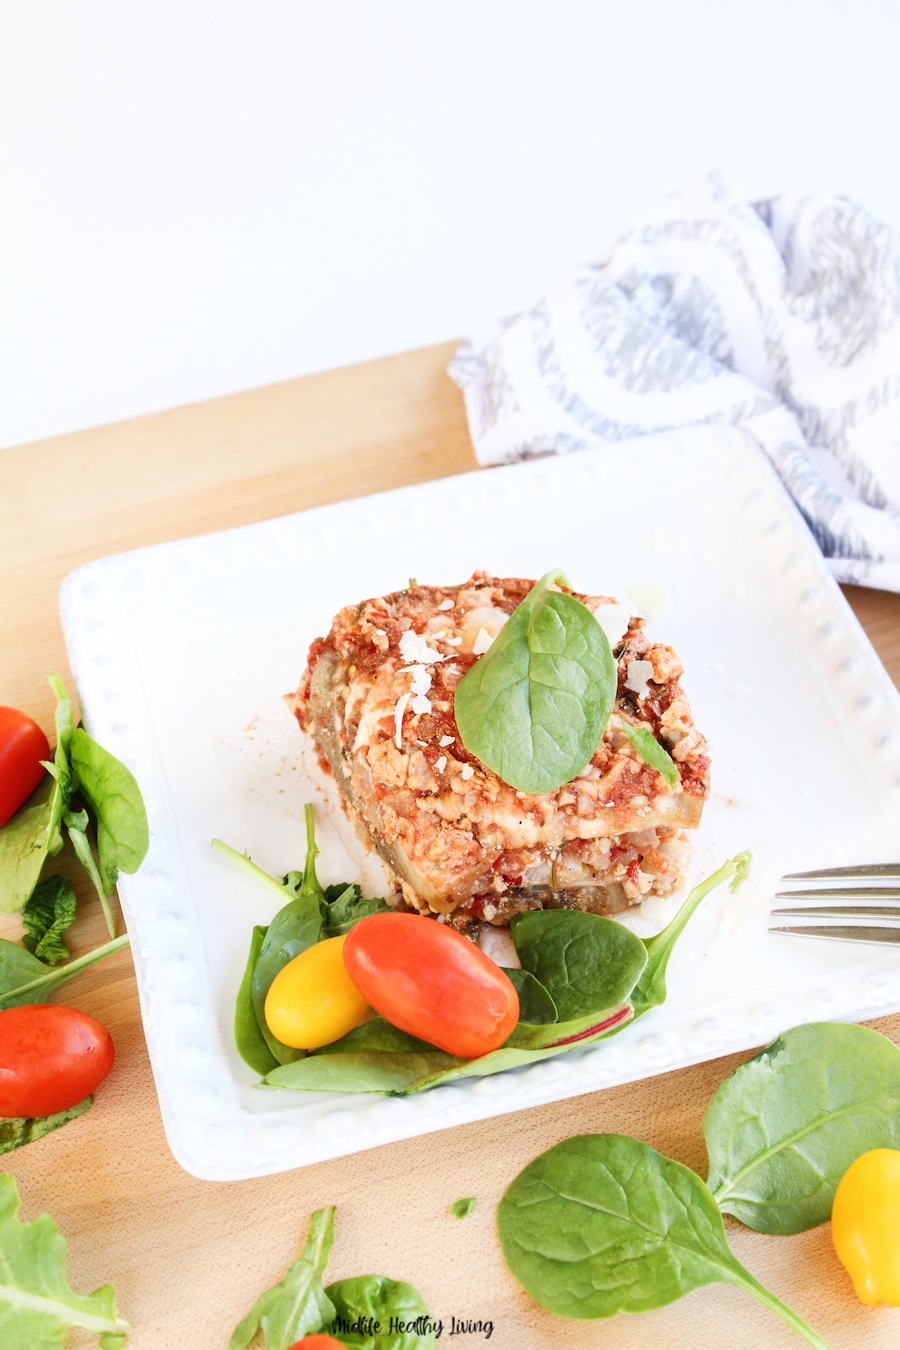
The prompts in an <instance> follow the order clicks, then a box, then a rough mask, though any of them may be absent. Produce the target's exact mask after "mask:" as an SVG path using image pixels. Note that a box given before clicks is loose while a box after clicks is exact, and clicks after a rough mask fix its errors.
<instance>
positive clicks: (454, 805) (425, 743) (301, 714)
mask: <svg viewBox="0 0 900 1350" xmlns="http://www.w3.org/2000/svg"><path fill="white" fill-rule="evenodd" d="M533 585H534V582H533V581H528V580H522V579H519V578H503V579H498V578H495V577H491V576H488V575H487V574H486V573H484V572H475V573H474V575H473V576H472V577H471V578H470V579H469V580H468V581H467V582H465V583H464V584H463V585H462V586H419V585H413V584H411V585H410V586H409V588H408V589H407V590H405V591H398V592H396V593H395V594H393V595H387V596H378V597H376V598H375V599H373V600H364V601H362V602H361V603H359V604H356V605H350V606H348V607H347V608H346V609H342V610H341V612H340V613H339V614H338V615H337V617H336V618H335V620H334V623H333V625H332V628H331V632H330V633H329V634H328V636H327V637H325V638H317V639H316V641H315V642H314V643H313V644H312V647H311V648H310V653H309V662H308V665H307V668H306V671H305V673H304V676H303V680H302V682H301V684H300V688H299V689H298V690H297V692H296V694H293V695H290V696H289V697H288V703H289V704H290V706H291V708H292V709H293V711H294V713H295V715H296V717H297V719H298V721H299V723H300V725H301V727H302V728H303V729H304V730H305V731H308V732H309V733H311V735H312V736H313V738H314V739H315V742H316V744H317V747H318V749H319V753H320V756H321V757H322V758H323V759H324V760H325V761H326V762H327V765H328V766H329V767H330V769H331V771H332V772H333V774H334V776H335V778H336V780H337V783H338V786H339V787H340V790H341V796H342V798H343V802H344V806H345V809H346V810H347V813H348V815H349V816H350V818H351V819H352V820H353V822H354V824H355V825H356V827H357V829H358V830H359V831H360V833H361V834H362V835H363V836H364V837H365V838H366V839H367V840H369V841H371V843H372V844H374V846H375V848H376V849H377V850H378V852H379V854H380V855H381V858H382V859H383V861H384V862H385V863H386V864H387V866H388V868H389V869H390V871H391V873H392V875H393V877H394V878H395V881H396V887H397V890H398V891H399V892H400V898H399V902H400V904H401V906H406V907H409V908H411V909H415V910H418V911H419V912H421V913H423V914H436V915H440V916H444V922H449V923H451V924H453V926H454V927H457V928H459V929H461V930H462V931H474V930H473V929H472V925H474V924H476V923H482V922H485V921H486V922H487V923H490V924H494V925H500V926H502V925H506V924H508V923H509V920H510V918H511V917H512V915H514V914H516V913H519V912H520V911H522V910H527V909H537V908H572V909H583V910H590V911H591V912H593V913H596V914H614V913H617V912H619V911H620V910H623V909H625V908H627V907H628V906H629V905H634V904H638V903H639V902H640V901H641V900H643V899H644V898H646V897H647V896H650V895H665V894H666V893H667V892H668V891H670V890H671V889H672V887H673V886H675V884H676V883H677V882H678V881H679V879H680V877H681V875H682V864H683V861H684V859H685V855H686V854H687V852H688V844H687V841H686V836H685V833H684V831H685V830H691V829H695V828H696V827H697V825H698V824H699V823H700V815H701V812H702V810H703V803H704V801H705V799H706V798H707V796H708V795H709V754H708V748H707V744H706V741H705V740H704V738H703V736H702V734H701V733H700V731H699V730H698V729H697V728H696V727H695V726H694V723H693V721H692V719H691V712H690V708H689V707H688V703H687V699H686V698H685V696H684V693H683V692H682V689H681V686H680V684H679V682H678V681H679V679H680V677H681V674H682V667H681V662H680V661H679V659H678V656H677V655H676V653H675V652H674V651H673V650H672V648H671V647H666V646H662V645H661V644H659V643H653V642H651V641H650V640H649V639H648V638H647V637H646V636H645V634H644V632H643V620H642V619H636V618H629V616H628V611H627V610H626V609H625V608H624V607H623V606H621V605H618V604H617V603H616V601H615V600H612V599H610V598H609V597H606V596H589V595H578V596H577V598H578V599H579V600H581V601H582V603H583V604H585V605H587V607H588V609H590V610H592V611H593V613H594V614H595V616H596V617H597V619H598V621H599V622H600V624H601V626H602V627H603V628H604V630H605V631H606V633H607V636H608V637H609V638H610V645H611V647H612V650H613V655H614V657H615V658H616V660H617V663H618V692H617V695H616V701H615V706H614V710H613V713H612V716H611V717H610V720H609V724H608V726H607V728H606V731H605V733H604V735H603V739H602V741H601V743H600V745H599V746H598V747H597V751H596V753H595V754H594V756H593V758H592V760H591V762H590V764H589V765H588V766H587V768H585V769H584V770H583V772H582V773H580V774H579V775H578V777H577V778H575V779H573V780H572V781H571V782H569V783H566V784H564V785H563V786H562V787H561V788H559V789H557V791H555V792H548V793H544V794H541V795H539V796H538V795H532V794H529V793H526V792H519V791H516V789H515V788H512V787H510V786H509V785H508V784H507V783H504V782H503V781H502V779H500V778H498V776H497V774H496V773H494V772H493V771H492V770H491V769H489V768H487V767H486V765H484V764H482V763H481V761H480V760H478V759H477V758H476V757H475V756H474V755H472V754H470V753H469V751H467V750H466V748H465V746H464V745H463V743H462V741H461V740H460V737H459V733H458V731H457V726H456V720H455V718H454V714H453V701H454V691H455V689H456V686H457V684H458V683H459V681H460V679H461V678H462V676H463V675H464V674H465V672H466V671H467V670H468V669H469V668H470V667H471V666H472V665H473V664H474V662H475V661H477V660H478V657H479V655H481V654H482V653H483V652H484V651H486V650H487V648H488V647H489V645H490V643H491V642H492V640H493V638H494V637H495V636H496V635H497V633H498V632H499V631H500V629H501V627H502V626H503V624H504V623H505V622H506V620H507V618H508V617H509V615H510V614H511V613H512V612H513V610H514V609H515V608H516V606H517V605H518V604H519V603H520V602H521V601H522V600H523V599H524V597H525V596H526V595H527V594H528V592H529V591H530V590H531V588H532V586H533ZM626 722H627V723H630V724H631V725H632V726H633V727H634V726H642V727H646V728H649V730H650V731H651V732H652V734H653V735H654V737H655V738H656V739H657V740H658V741H659V743H660V744H661V745H663V746H664V747H665V748H666V749H667V750H668V752H669V754H670V755H671V756H672V758H673V760H674V761H675V764H676V765H677V768H678V775H679V777H678V781H677V783H675V784H674V785H671V784H670V783H669V782H668V781H667V780H666V778H665V777H663V775H662V774H661V773H659V772H658V771H657V770H656V769H654V768H651V766H650V765H649V764H647V763H645V762H644V760H642V759H641V758H640V757H639V755H638V753H637V751H636V750H635V748H634V747H633V745H632V743H631V741H630V739H629V738H628V736H627V735H626V733H625V732H624V730H623V724H624V723H626Z"/></svg>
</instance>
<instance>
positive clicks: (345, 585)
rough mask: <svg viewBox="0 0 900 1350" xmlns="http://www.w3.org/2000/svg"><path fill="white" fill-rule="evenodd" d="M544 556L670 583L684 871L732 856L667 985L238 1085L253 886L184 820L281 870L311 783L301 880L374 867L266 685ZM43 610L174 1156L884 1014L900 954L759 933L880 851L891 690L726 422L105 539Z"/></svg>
mask: <svg viewBox="0 0 900 1350" xmlns="http://www.w3.org/2000/svg"><path fill="white" fill-rule="evenodd" d="M553 566H560V567H563V568H564V569H565V571H566V573H567V574H568V576H569V577H570V578H571V580H572V584H573V585H574V586H575V587H576V588H577V589H578V590H581V591H585V592H589V593H595V594H596V593H600V592H602V593H605V594H615V595H617V596H618V597H619V598H620V599H622V600H625V601H626V602H627V599H628V594H629V590H630V589H632V588H634V587H637V588H640V587H641V586H646V585H652V586H657V587H660V586H661V587H664V588H665V589H666V591H667V592H668V595H669V597H670V602H671V603H670V608H669V612H668V613H666V614H665V615H664V616H662V617H659V618H657V619H654V620H653V621H652V622H651V625H650V632H651V633H652V634H654V635H655V636H657V637H658V638H660V639H661V640H663V641H667V642H671V643H672V644H673V645H674V646H675V647H676V649H677V650H678V652H679V653H680V655H681V658H682V660H683V662H684V665H685V667H686V677H685V688H686V690H687V693H688V697H689V699H690V701H691V705H692V708H693V711H694V716H695V718H696V721H697V723H698V725H699V726H700V727H701V728H702V729H703V730H704V731H705V732H706V734H707V736H708V737H709V741H710V744H711V747H712V755H713V795H712V798H711V800H710V802H709V803H708V805H707V808H706V811H705V813H704V817H703V823H702V825H701V828H700V830H699V831H698V832H697V836H698V837H697V841H696V854H695V857H694V859H693V863H692V867H691V881H692V882H694V881H697V880H699V879H700V878H701V877H703V876H704V875H706V874H707V873H709V872H710V871H712V870H714V869H715V868H716V867H718V866H719V864H720V863H722V862H723V861H724V859H726V858H728V857H730V856H731V855H733V854H734V853H736V852H738V851H739V850H741V849H745V848H751V849H752V850H753V853H754V859H755V865H754V872H753V876H752V878H751V880H750V882H749V883H748V884H747V886H746V887H745V888H744V890H742V891H741V892H740V893H739V894H738V895H737V896H730V895H729V894H728V892H727V890H726V889H724V888H723V889H721V890H720V891H718V892H716V893H715V894H714V895H713V896H712V897H710V898H709V899H708V900H707V901H706V902H705V903H704V905H703V906H702V907H701V910H700V911H699V912H698V914H697V915H696V916H695V917H694V919H693V920H692V922H691V924H690V927H689V928H688V930H687V932H686V934H685V935H684V937H683V938H682V939H681V942H680V944H679V946H678V947H677V949H676V952H675V955H674V957H673V959H672V962H671V965H670V972H669V1000H668V1003H667V1004H666V1006H665V1007H664V1008H659V1009H656V1010H654V1011H653V1012H652V1013H650V1014H649V1015H648V1016H647V1017H646V1018H643V1019H641V1020H640V1021H639V1022H637V1023H635V1024H634V1025H633V1026H632V1027H629V1028H627V1029H626V1030H625V1031H624V1032H623V1033H622V1034H621V1035H619V1036H617V1037H615V1038H614V1039H613V1040H611V1041H609V1042H608V1043H604V1044H601V1045H599V1046H597V1047H595V1048H589V1049H583V1050H575V1051H570V1052H569V1053H567V1054H563V1055H560V1056H559V1057H557V1058H555V1059H550V1060H545V1061H544V1062H542V1063H540V1064H537V1065H534V1066H532V1067H530V1068H526V1069H519V1070H516V1071H514V1072H510V1073H505V1074H501V1075H498V1076H496V1077H493V1078H483V1079H473V1080H471V1081H469V1082H466V1081H463V1082H460V1083H454V1084H452V1085H451V1084H448V1085H447V1086H445V1087H439V1088H436V1089H433V1090H432V1091H430V1092H424V1093H422V1094H420V1095H418V1096H413V1097H407V1098H402V1099H399V1098H382V1097H366V1096H336V1095H325V1094H316V1093H310V1094H302V1093H290V1092H274V1091H260V1090H258V1089H257V1088H255V1087H254V1086H253V1084H254V1075H253V1073H252V1072H251V1070H249V1069H248V1068H246V1066H245V1065H243V1064H242V1063H241V1061H240V1059H239V1058H238V1055H237V1053H236V1051H235V1049H234V1044H233V1040H232V1035H231V1020H232V1012H233V1006H234V996H235V992H236V989H237V986H238V984H239V982H240V977H241V973H242V970H243V967H244V962H245V960H246V955H247V950H248V946H249V942H250V930H251V927H252V926H253V924H257V923H267V922H268V921H269V920H270V919H271V917H272V913H273V906H272V904H271V902H270V898H269V895H268V894H267V892H266V889H265V888H264V887H257V886H255V885H254V883H253V882H252V881H250V880H249V879H248V878H246V877H245V876H244V875H243V874H242V873H240V872H239V871H238V870H237V869H233V868H231V867H229V865H228V864H227V863H226V862H225V861H223V860H222V859H221V858H220V857H218V856H217V855H216V854H214V853H213V852H212V850H211V849H210V840H211V839H212V838H213V836H215V835H218V836H219V837H221V838H223V839H225V840H226V842H228V843H230V844H232V845H233V846H234V847H236V848H238V849H245V848H246V849H247V850H248V851H249V852H250V854H251V856H252V857H253V858H254V860H255V861H257V862H258V863H260V864H261V865H262V866H263V867H265V868H266V869H267V870H268V871H270V872H272V873H274V874H282V873H284V872H286V871H287V870H288V869H289V868H291V867H299V866H301V865H302V861H303V855H304V843H303V831H302V804H303V802H304V801H309V800H317V801H318V802H319V804H320V809H319V810H318V812H317V814H318V816H319V831H318V832H319V838H320V842H321V844H322V849H323V856H322V859H321V867H320V875H321V877H322V879H323V881H325V882H330V881H336V880H343V879H348V880H352V879H355V877H356V876H358V875H360V868H361V870H362V875H363V877H364V879H366V880H367V881H368V884H369V885H370V886H377V884H378V876H377V873H378V865H377V864H376V865H375V872H374V874H373V872H372V866H373V864H372V862H371V860H369V862H368V863H367V862H366V860H365V858H364V857H363V856H362V855H361V852H360V850H359V847H358V845H357V844H356V843H355V841H354V839H353V836H352V833H351V832H350V830H349V827H348V826H347V824H346V821H345V820H344V818H343V816H342V814H341V813H340V811H339V810H337V809H336V808H335V807H334V804H333V801H332V802H331V803H330V804H329V802H328V800H327V794H323V791H322V789H321V787H320V786H317V785H316V783H315V781H314V779H315V772H314V770H313V769H312V767H311V763H310V761H311V759H312V756H310V755H309V754H308V753H307V752H306V751H304V748H303V738H302V736H301V735H300V733H299V731H298V728H297V725H296V723H295V721H294V719H293V717H292V716H291V715H290V714H289V713H288V711H287V709H286V707H285V705H284V703H283V702H282V700H281V696H282V695H283V694H284V693H286V692H287V691H289V690H293V689H295V688H296V686H297V684H298V681H299V677H300V674H301V671H302V669H303V666H304V663H305V659H306V652H307V648H308V646H309V643H310V641H311V640H312V639H313V638H314V637H315V636H316V635H318V634H323V633H325V632H327V630H328V628H329V626H330V621H331V618H332V615H333V614H335V613H336V612H337V610H338V609H339V608H340V607H341V606H343V605H345V604H347V603H349V602H351V601H354V600H357V599H363V598H365V597H368V596H373V595H379V594H383V593H385V592H387V591H392V590H397V589H399V588H400V587H402V586H403V585H405V583H406V581H407V578H408V577H409V575H410V574H414V575H415V576H417V577H418V578H419V579H421V580H423V581H428V582H434V583H454V582H461V581H463V580H464V579H465V578H466V577H467V576H469V574H470V573H471V572H472V571H473V570H474V569H475V568H478V567H481V568H485V569H487V570H488V571H491V572H493V573H494V574H495V575H498V576H527V577H537V576H539V575H540V574H541V573H543V572H544V571H546V570H547V569H548V568H550V567H553ZM638 594H641V592H640V589H638ZM61 607H62V616H63V625H64V628H65V633H66V639H67V642H68V647H69V653H70V656H71V661H72V668H73V671H74V673H75V679H76V682H77V685H78V691H79V695H80V697H81V702H82V707H83V709H84V715H85V721H86V724H87V726H88V727H89V728H90V730H91V732H92V734H93V735H95V736H96V737H97V738H98V739H99V740H100V741H101V742H102V743H103V744H104V745H106V746H108V747H109V749H110V750H112V751H113V752H114V753H115V754H117V755H119V756H120V757H121V758H122V759H123V760H125V762H126V763H127V764H129V765H130V767H131V768H132V770H133V771H134V772H135V774H136V775H137V777H138V780H139V781H140V783H141V786H142V788H143V791H144V796H145V798H146V801H147V807H148V811H149V815H150V824H151V832H152V843H151V852H150V854H149V856H148V858H147V860H146V862H145V864H144V866H143V867H142V868H141V870H140V872H139V873H138V874H137V875H136V876H134V877H123V878H122V881H121V883H120V890H121V894H122V903H123V906H124V910H125V915H126V919H127V922H128V928H129V931H130V933H131V938H132V943H133V948H134V961H135V967H136V970H137V979H138V988H139V991H140V999H141V1008H142V1012H143V1018H144V1027H145V1030H146V1034H147V1043H148V1045H149V1048H150V1057H151V1060H152V1063H153V1071H154V1074H155V1077H156V1085H157V1090H158V1092H159V1098H160V1103H161V1106H162V1113H163V1119H164V1121H165V1127H166V1132H167V1135H168V1139H169V1143H170V1145H171V1147H172V1151H173V1152H174V1154H175V1156H176V1158H177V1159H178V1161H179V1162H180V1163H181V1164H182V1166H184V1167H185V1168H187V1170H188V1171H189V1172H192V1173H194V1175H196V1176H198V1177H203V1178H208V1179H210V1180H219V1181H226V1180H238V1179H241V1178H244V1177H250V1176H260V1175H264V1174H266V1173H270V1172H277V1171H282V1170H285V1169H287V1168H292V1167H298V1166H300V1165H302V1164H305V1163H312V1162H317V1161H320V1160H322V1159H325V1158H333V1157H337V1156H340V1155H342V1154H345V1153H351V1152H353V1151H355V1150H358V1149H363V1148H371V1147H373V1146H374V1145H377V1144H383V1143H387V1142H389V1141H391V1140H396V1139H402V1138H405V1137H407V1136H411V1135H416V1134H423V1133H425V1132H427V1131H429V1130H437V1129H442V1128H444V1127H446V1126H450V1125H457V1124H460V1123H462V1122H465V1121H470V1120H478V1119H482V1118H484V1117H487V1116H494V1115H499V1114H501V1113H503V1112H507V1111H517V1110H520V1109H521V1108H523V1107H527V1106H534V1105H537V1104H539V1103H543V1102H548V1101H554V1100H557V1099H559V1098H563V1097H569V1096H574V1095H576V1094H578V1093H583V1092H591V1091H593V1090H595V1089H596V1088H600V1087H606V1086H609V1085H611V1084H614V1083H623V1082H628V1081H630V1080H632V1079H636V1078H641V1077H645V1076H647V1075H649V1074H653V1073H661V1072H663V1071H664V1070H668V1069H673V1068H676V1067H678V1066H680V1065H685V1064H691V1063H696V1062H697V1061H699V1060H703V1059H709V1058H712V1057H713V1056H716V1055H722V1054H726V1053H728V1052H730V1051H735V1050H742V1049H746V1048H749V1047H752V1046H757V1045H761V1044H762V1043H764V1042H765V1041H767V1040H769V1039H770V1038H771V1037H772V1036H773V1035H775V1034H777V1033H778V1032H779V1031H780V1030H783V1029H784V1028H786V1027H789V1026H792V1025H794V1024H796V1023H799V1022H805V1021H810V1020H815V1019H821V1018H840V1019H846V1020H861V1019H862V1018H864V1017H870V1016H874V1015H875V1014H878V1013H883V1012H887V1011H889V1010H893V1009H895V1008H898V1007H900V953H897V952H894V951H889V950H885V949H884V948H878V947H866V946H851V945H849V944H844V943H817V942H813V941H809V940H801V939H792V938H778V937H773V936H770V935H769V934H768V933H767V931H766V930H767V925H768V912H767V911H768V907H769V904H770V902H771V897H772V895H773V894H774V885H775V882H776V880H777V878H778V877H779V876H780V875H781V874H782V873H783V872H785V871H796V870H800V869H806V868H813V867H822V866H827V865H831V864H833V863H837V862H859V861H867V862H884V861H891V860H893V859H895V858H897V857H898V856H900V698H898V695H897V692H896V690H895V689H894V687H893V685H892V684H891V681H890V680H889V678H888V676H887V674H886V672H885V671H884V669H883V667H882V666H881V664H880V663H879V661H878V658H877V657H876V655H875V653H874V651H873V650H872V647H871V645H870V644H869V642H868V639H867V638H866V636H865V634H864V633H863V631H862V629H861V628H860V626H859V624H858V623H857V621H856V619H855V618H854V616H853V614H852V612H851V610H850V609H849V607H848V605H847V604H846V602H845V600H844V598H843V596H842V595H841V593H840V591H839V590H838V588H837V586H836V585H835V584H834V582H833V581H832V579H831V577H830V575H829V573H828V570H827V568H826V566H825V564H824V562H823V560H822V558H821V556H820V554H819V552H818V550H817V549H816V546H815V544H814V542H813V540H812V538H811V536H810V534H809V532H808V530H807V528H806V526H805V524H804V523H803V521H802V519H801V517H800V516H799V514H798V513H797V511H796V510H795V508H794V506H793V504H792V502H791V501H790V499H789V498H788V496H787V494H786V493H785V491H784V489H783V488H782V486H781V484H780V482H779V480H778V479H777V477H776V475H775V474H774V472H773V471H772V469H771V467H770V466H769V464H768V462H767V460H766V459H765V458H764V457H763V455H762V454H761V453H760V452H759V451H758V450H757V448H756V447H755V446H754V445H753V444H752V443H751V442H750V441H749V440H748V439H746V438H744V437H743V436H742V435H741V434H740V433H738V432H734V431H722V430H718V429H707V430H698V431H694V432H691V433H690V434H683V433H679V434H678V435H665V436H657V437H648V438H644V439H642V440H640V441H633V442H629V443H627V444H624V445H622V446H620V447H618V448H614V449H608V450H604V451H600V452H594V451H591V452H582V453H578V454H573V455H571V456H567V457H561V458H559V459H552V460H539V461H534V462H531V463H525V464H521V465H515V466H512V467H509V468H502V469H494V470H490V471H481V472H476V473H471V474H466V475H464V476H462V477H457V478H451V479H446V480H443V481H439V482H434V483H427V484H423V485H420V486H416V487H409V488H403V489H400V490H399V491H396V492H388V493H385V494H383V495H381V496H377V497H369V498H364V499H362V500H357V501H350V502H342V503H339V504H337V505H334V506H324V507H319V508H317V509H315V510H311V511H305V512H302V513H300V514H297V515H293V516H287V517H284V518H282V519H279V520H271V521H265V522H263V523H261V524H259V525H251V526H248V527H246V528H243V529H238V530H230V531H227V532H224V533H221V534H214V535H207V536H204V537H200V538H195V539H185V540H181V541H178V542H175V543H171V544H163V545H160V546H158V547H155V548H149V549H142V550H140V551H139V552H135V553H129V554H124V555H121V556H119V557H115V558H105V559H103V560H101V561H99V562H95V563H91V564H89V565H87V566H85V567H81V568H79V569H78V570H77V571H76V572H73V573H72V574H71V576H69V577H68V578H67V579H66V581H65V582H64V584H63V588H62V593H61ZM635 608H639V605H638V606H635ZM370 893H371V892H370ZM654 904H655V905H657V906H658V907H661V908H662V909H664V906H662V902H659V901H655V902H650V905H649V906H645V908H648V909H650V911H651V912H650V913H648V914H644V913H641V912H635V913H634V914H632V915H631V916H630V917H629V919H628V922H629V923H631V924H632V926H634V927H635V929H636V931H638V932H642V933H644V934H649V933H650V932H652V931H654V930H655V927H656V926H658V925H659V923H660V922H662V921H663V919H664V917H665V915H664V913H662V912H657V913H653V912H652V906H653V905H654ZM651 920H655V921H656V922H655V924H654V925H653V926H651Z"/></svg>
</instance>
